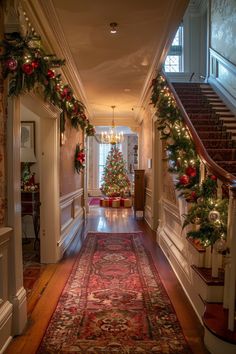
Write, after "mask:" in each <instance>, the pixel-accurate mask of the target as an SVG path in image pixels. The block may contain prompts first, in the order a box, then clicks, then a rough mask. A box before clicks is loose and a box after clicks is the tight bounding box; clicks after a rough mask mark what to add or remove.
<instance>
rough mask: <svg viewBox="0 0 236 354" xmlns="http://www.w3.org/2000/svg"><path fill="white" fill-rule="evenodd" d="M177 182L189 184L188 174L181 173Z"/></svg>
mask: <svg viewBox="0 0 236 354" xmlns="http://www.w3.org/2000/svg"><path fill="white" fill-rule="evenodd" d="M179 183H180V184H182V185H183V186H185V185H186V184H189V176H187V175H182V176H180V178H179Z"/></svg>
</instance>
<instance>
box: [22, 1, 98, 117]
mask: <svg viewBox="0 0 236 354" xmlns="http://www.w3.org/2000/svg"><path fill="white" fill-rule="evenodd" d="M22 7H23V10H24V11H25V12H26V14H27V16H28V17H29V19H30V22H31V24H32V26H33V27H34V29H35V31H36V32H37V34H38V35H40V37H41V38H42V43H43V46H44V47H45V48H46V49H47V50H49V51H50V52H51V53H55V54H56V56H57V57H59V58H61V59H65V60H66V64H65V66H63V67H61V74H62V80H63V81H64V80H65V82H68V83H69V85H70V86H71V88H72V89H73V91H74V94H75V96H76V97H77V98H78V99H80V100H81V101H82V102H83V104H84V105H85V107H86V111H87V114H88V116H89V119H90V118H92V117H93V113H92V110H91V108H90V107H89V104H88V99H87V96H86V93H85V90H84V88H83V84H82V81H81V78H80V75H79V73H78V70H77V67H76V65H75V62H74V59H73V56H72V54H71V51H70V48H69V46H68V43H67V41H66V38H65V35H64V32H63V30H62V27H61V24H60V21H59V19H58V17H57V14H56V11H55V8H54V6H53V3H52V0H23V1H22Z"/></svg>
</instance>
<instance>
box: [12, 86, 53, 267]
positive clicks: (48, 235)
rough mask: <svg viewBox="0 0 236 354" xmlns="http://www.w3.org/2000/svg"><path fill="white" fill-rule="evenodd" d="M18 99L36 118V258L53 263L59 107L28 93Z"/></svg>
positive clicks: (42, 261)
mask: <svg viewBox="0 0 236 354" xmlns="http://www.w3.org/2000/svg"><path fill="white" fill-rule="evenodd" d="M20 103H21V104H22V105H23V106H25V107H26V108H28V109H29V110H30V111H32V112H33V113H34V114H36V115H37V116H39V118H40V119H39V120H40V143H39V146H40V151H39V152H38V157H37V158H38V160H39V172H40V173H39V175H40V178H39V181H40V202H41V206H40V262H41V263H56V262H57V261H58V260H59V253H58V249H57V248H58V246H57V242H58V239H59V237H60V210H59V193H60V191H59V180H60V178H59V176H60V133H59V126H60V124H59V117H60V110H59V109H58V108H56V107H54V106H53V105H51V104H49V103H46V102H45V101H43V100H42V98H41V97H39V96H37V95H35V94H31V93H29V94H26V95H24V96H22V97H21V100H20ZM19 119H20V117H19ZM19 234H20V235H21V230H19Z"/></svg>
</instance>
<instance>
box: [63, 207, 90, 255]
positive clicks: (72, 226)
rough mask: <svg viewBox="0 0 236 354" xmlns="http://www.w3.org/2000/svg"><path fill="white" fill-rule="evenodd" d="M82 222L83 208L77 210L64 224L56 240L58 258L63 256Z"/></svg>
mask: <svg viewBox="0 0 236 354" xmlns="http://www.w3.org/2000/svg"><path fill="white" fill-rule="evenodd" d="M83 223H84V209H83V208H81V209H80V211H78V213H77V215H76V217H75V218H74V219H70V222H68V223H67V224H66V227H63V231H62V233H61V237H60V240H59V241H58V242H57V245H58V248H59V256H60V258H61V257H62V256H63V254H64V252H65V251H66V250H67V248H68V247H69V245H70V244H71V242H72V241H73V240H74V238H75V236H76V234H77V233H78V232H79V230H80V229H81V228H82V227H83Z"/></svg>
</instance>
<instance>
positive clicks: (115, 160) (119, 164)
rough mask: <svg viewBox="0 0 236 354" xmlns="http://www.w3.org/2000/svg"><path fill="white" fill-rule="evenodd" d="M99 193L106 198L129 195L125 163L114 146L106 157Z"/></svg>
mask: <svg viewBox="0 0 236 354" xmlns="http://www.w3.org/2000/svg"><path fill="white" fill-rule="evenodd" d="M101 191H102V192H103V193H104V194H105V195H106V196H108V197H123V196H125V195H129V193H130V181H129V178H128V175H127V169H126V167H125V161H124V159H123V155H122V153H121V152H120V151H119V148H118V147H117V146H116V145H115V146H113V147H112V148H111V151H110V152H109V153H108V156H107V160H106V165H105V167H104V172H103V177H102V186H101Z"/></svg>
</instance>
